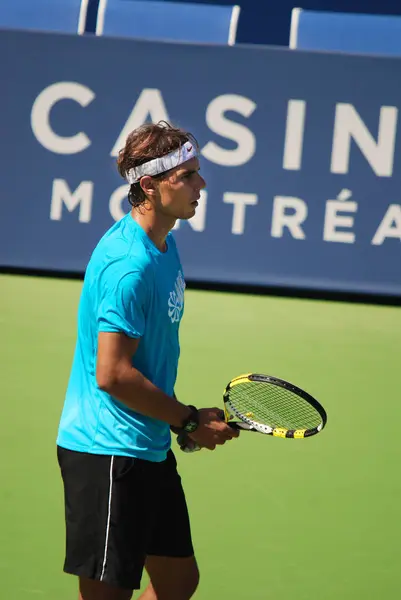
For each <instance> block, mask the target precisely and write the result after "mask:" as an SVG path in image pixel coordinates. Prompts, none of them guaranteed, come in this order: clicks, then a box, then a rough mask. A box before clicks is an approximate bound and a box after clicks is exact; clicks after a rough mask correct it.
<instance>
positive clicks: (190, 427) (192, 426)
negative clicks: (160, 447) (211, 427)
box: [181, 404, 199, 433]
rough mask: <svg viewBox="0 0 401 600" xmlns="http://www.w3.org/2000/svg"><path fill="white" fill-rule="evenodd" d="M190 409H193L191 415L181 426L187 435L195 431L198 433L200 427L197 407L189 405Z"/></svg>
mask: <svg viewBox="0 0 401 600" xmlns="http://www.w3.org/2000/svg"><path fill="white" fill-rule="evenodd" d="M188 408H190V409H191V414H190V415H189V417H187V418H186V419H185V421H184V422H183V424H182V425H181V431H185V432H186V433H193V432H194V431H196V429H197V428H198V425H199V413H198V409H197V408H196V407H195V406H192V404H188Z"/></svg>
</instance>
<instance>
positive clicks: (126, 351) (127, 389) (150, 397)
mask: <svg viewBox="0 0 401 600" xmlns="http://www.w3.org/2000/svg"><path fill="white" fill-rule="evenodd" d="M138 344H139V338H129V337H128V336H126V335H124V334H123V333H112V332H103V331H101V332H100V333H99V336H98V352H97V365H96V381H97V384H98V386H99V387H100V389H102V390H103V391H105V392H107V393H109V394H110V395H111V396H113V397H114V398H117V400H120V402H122V403H123V404H125V405H126V406H128V407H129V408H131V409H132V410H135V411H137V412H139V413H141V414H143V415H146V416H147V417H152V418H153V419H159V420H160V421H165V422H166V423H169V424H170V425H173V426H175V427H180V426H181V425H182V423H183V422H184V421H185V419H186V418H187V417H189V415H190V413H191V410H190V409H189V408H188V406H185V404H182V403H181V402H178V400H176V399H175V398H172V397H171V396H168V395H167V394H165V393H164V392H163V391H162V390H161V389H160V388H158V387H157V386H155V385H154V384H153V383H152V382H151V381H149V379H147V378H146V377H145V376H144V375H142V373H140V372H139V371H138V370H137V369H135V368H134V367H133V366H132V357H133V356H134V354H135V352H136V350H137V348H138Z"/></svg>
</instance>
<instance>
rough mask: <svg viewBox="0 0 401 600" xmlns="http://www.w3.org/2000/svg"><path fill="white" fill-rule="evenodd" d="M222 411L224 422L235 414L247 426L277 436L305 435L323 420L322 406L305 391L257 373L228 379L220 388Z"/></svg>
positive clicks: (312, 432) (318, 428)
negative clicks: (222, 400) (222, 396)
mask: <svg viewBox="0 0 401 600" xmlns="http://www.w3.org/2000/svg"><path fill="white" fill-rule="evenodd" d="M224 411H225V417H226V420H227V422H230V420H231V419H233V418H235V417H236V418H238V419H240V421H242V422H244V423H245V424H247V425H248V427H249V428H250V429H251V430H254V431H259V432H260V433H265V434H268V435H272V436H274V437H280V438H290V439H303V438H308V437H311V436H313V435H316V434H318V433H320V431H322V429H323V428H324V427H325V425H326V423H327V413H326V411H325V410H324V408H323V406H322V405H321V404H320V402H318V401H317V400H316V398H314V397H313V396H311V395H310V394H308V392H306V391H305V390H302V389H301V388H299V387H297V386H296V385H294V384H292V383H290V382H288V381H285V380H284V379H280V378H277V377H272V376H270V375H263V374H257V373H247V374H245V375H240V376H239V377H235V378H234V379H232V380H231V381H230V383H229V384H228V385H227V387H226V389H225V390H224Z"/></svg>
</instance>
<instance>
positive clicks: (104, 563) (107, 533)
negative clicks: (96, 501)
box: [100, 456, 114, 581]
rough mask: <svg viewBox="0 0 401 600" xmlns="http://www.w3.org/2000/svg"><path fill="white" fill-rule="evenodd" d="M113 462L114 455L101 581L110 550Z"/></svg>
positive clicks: (111, 467)
mask: <svg viewBox="0 0 401 600" xmlns="http://www.w3.org/2000/svg"><path fill="white" fill-rule="evenodd" d="M113 464H114V456H112V457H111V461H110V485H109V507H108V512H107V525H106V540H105V544H104V556H103V567H102V574H101V575H100V581H103V577H104V572H105V570H106V562H107V550H108V544H109V530H110V517H111V496H112V493H113Z"/></svg>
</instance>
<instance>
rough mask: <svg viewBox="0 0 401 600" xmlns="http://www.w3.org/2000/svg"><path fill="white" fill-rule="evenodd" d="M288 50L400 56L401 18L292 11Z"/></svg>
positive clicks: (301, 10)
mask: <svg viewBox="0 0 401 600" xmlns="http://www.w3.org/2000/svg"><path fill="white" fill-rule="evenodd" d="M290 48H298V49H303V50H333V51H342V52H351V53H359V54H382V55H390V56H391V55H392V56H398V55H400V54H401V16H390V15H366V14H354V13H334V12H323V11H322V12H320V11H312V10H303V9H301V8H294V9H293V11H292V18H291V33H290Z"/></svg>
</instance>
